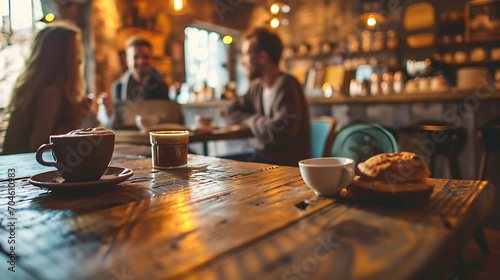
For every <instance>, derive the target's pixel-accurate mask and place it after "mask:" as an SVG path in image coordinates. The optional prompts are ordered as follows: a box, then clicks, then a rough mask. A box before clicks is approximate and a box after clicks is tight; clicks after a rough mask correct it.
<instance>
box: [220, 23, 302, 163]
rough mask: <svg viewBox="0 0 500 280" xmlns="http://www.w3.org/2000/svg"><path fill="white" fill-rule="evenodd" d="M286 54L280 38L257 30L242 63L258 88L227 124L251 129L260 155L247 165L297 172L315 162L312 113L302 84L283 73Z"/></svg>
mask: <svg viewBox="0 0 500 280" xmlns="http://www.w3.org/2000/svg"><path fill="white" fill-rule="evenodd" d="M282 51H283V44H282V43H281V40H280V38H279V37H278V35H276V34H274V33H271V32H270V31H268V30H267V29H264V28H258V29H255V30H253V31H251V32H250V33H248V34H247V35H246V36H245V37H244V41H243V44H242V54H241V63H242V64H243V66H245V67H246V68H247V71H248V74H249V77H250V79H251V80H252V84H251V86H250V90H249V91H248V93H247V94H246V95H245V96H242V97H240V98H239V99H238V100H237V101H235V102H234V103H233V104H232V105H231V106H230V107H229V108H228V111H227V118H226V120H227V123H228V124H229V125H234V124H239V125H244V126H247V127H249V128H250V130H251V132H252V134H253V136H254V138H253V139H252V140H251V144H252V147H253V148H254V149H255V154H253V155H248V156H246V159H247V160H249V161H257V162H265V163H272V164H281V165H292V166H297V164H298V161H299V160H302V159H306V158H309V157H310V150H311V148H310V146H311V143H310V141H311V136H310V120H309V111H308V105H307V102H306V98H305V95H304V92H303V89H302V86H301V85H300V83H299V82H298V81H297V79H295V78H294V77H292V76H290V75H288V74H284V73H282V72H281V71H280V69H279V61H280V59H281V53H282ZM239 159H242V158H241V157H239Z"/></svg>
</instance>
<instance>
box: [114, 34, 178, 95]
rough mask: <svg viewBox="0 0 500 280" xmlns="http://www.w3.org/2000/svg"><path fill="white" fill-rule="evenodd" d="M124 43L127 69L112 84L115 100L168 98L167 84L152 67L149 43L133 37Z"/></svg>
mask: <svg viewBox="0 0 500 280" xmlns="http://www.w3.org/2000/svg"><path fill="white" fill-rule="evenodd" d="M125 45H126V48H125V54H126V60H127V67H128V70H127V71H126V72H125V74H123V76H122V77H121V78H120V79H119V80H117V81H115V82H114V84H113V97H114V99H115V101H126V100H144V99H169V98H168V87H167V85H166V84H165V82H164V81H163V80H162V78H161V76H160V74H159V73H158V72H157V71H156V70H155V69H154V68H153V56H152V46H151V44H150V43H149V42H148V41H146V40H144V39H142V38H138V37H133V38H130V39H129V40H127V42H126V43H125Z"/></svg>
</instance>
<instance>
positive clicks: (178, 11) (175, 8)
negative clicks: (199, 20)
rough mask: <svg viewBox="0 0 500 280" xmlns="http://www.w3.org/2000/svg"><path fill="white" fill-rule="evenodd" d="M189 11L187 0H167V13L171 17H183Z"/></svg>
mask: <svg viewBox="0 0 500 280" xmlns="http://www.w3.org/2000/svg"><path fill="white" fill-rule="evenodd" d="M189 11H190V9H189V6H188V3H187V0H169V1H168V12H169V13H170V14H172V15H184V14H187V13H189Z"/></svg>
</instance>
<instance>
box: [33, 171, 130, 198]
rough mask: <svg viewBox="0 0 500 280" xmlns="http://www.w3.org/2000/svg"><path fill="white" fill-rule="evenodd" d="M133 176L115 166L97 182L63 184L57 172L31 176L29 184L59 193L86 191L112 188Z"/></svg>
mask: <svg viewBox="0 0 500 280" xmlns="http://www.w3.org/2000/svg"><path fill="white" fill-rule="evenodd" d="M132 175H134V171H132V170H130V169H128V168H124V167H117V166H108V169H106V172H104V175H102V177H101V178H100V179H99V180H96V181H85V182H64V178H63V177H61V173H59V171H57V170H54V171H49V172H44V173H40V174H37V175H34V176H32V177H31V178H30V179H29V182H30V183H31V184H33V185H35V186H37V187H42V188H47V189H49V190H52V191H54V192H56V191H57V192H59V191H83V190H85V191H88V190H94V189H102V188H107V187H111V186H114V185H116V184H118V183H121V182H123V181H125V180H126V179H127V178H129V177H130V176H132Z"/></svg>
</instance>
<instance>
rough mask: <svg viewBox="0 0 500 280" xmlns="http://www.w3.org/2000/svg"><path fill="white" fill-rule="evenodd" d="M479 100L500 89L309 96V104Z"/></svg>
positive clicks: (495, 94)
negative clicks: (329, 96) (469, 98)
mask: <svg viewBox="0 0 500 280" xmlns="http://www.w3.org/2000/svg"><path fill="white" fill-rule="evenodd" d="M474 96H476V98H477V99H478V100H486V99H500V90H499V89H496V90H494V91H490V90H489V89H482V90H481V91H479V92H478V93H476V92H475V91H474V90H460V91H457V92H456V93H452V92H451V91H442V92H419V93H401V94H393V95H376V96H359V97H346V96H335V97H331V98H326V97H308V98H307V101H308V103H309V104H351V103H402V102H427V101H457V100H463V99H465V98H467V97H474Z"/></svg>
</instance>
